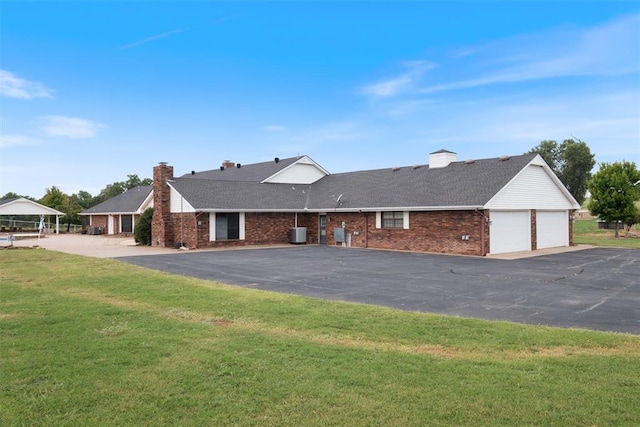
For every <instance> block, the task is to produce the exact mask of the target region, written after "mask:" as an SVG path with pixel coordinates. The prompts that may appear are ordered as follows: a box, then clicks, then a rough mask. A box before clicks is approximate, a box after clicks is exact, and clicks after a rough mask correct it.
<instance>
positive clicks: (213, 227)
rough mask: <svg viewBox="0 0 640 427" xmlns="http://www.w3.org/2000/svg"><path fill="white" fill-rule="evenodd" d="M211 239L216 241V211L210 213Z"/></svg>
mask: <svg viewBox="0 0 640 427" xmlns="http://www.w3.org/2000/svg"><path fill="white" fill-rule="evenodd" d="M209 241H210V242H215V241H216V213H215V212H210V213H209Z"/></svg>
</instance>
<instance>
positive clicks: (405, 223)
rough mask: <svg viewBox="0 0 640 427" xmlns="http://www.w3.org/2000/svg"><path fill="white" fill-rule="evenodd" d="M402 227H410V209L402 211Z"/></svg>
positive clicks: (406, 228)
mask: <svg viewBox="0 0 640 427" xmlns="http://www.w3.org/2000/svg"><path fill="white" fill-rule="evenodd" d="M402 228H403V229H405V230H408V229H409V211H403V212H402Z"/></svg>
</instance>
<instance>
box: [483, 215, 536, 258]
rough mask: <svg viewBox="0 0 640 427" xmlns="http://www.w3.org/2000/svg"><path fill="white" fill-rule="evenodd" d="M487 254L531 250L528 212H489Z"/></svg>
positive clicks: (529, 216)
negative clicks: (489, 223)
mask: <svg viewBox="0 0 640 427" xmlns="http://www.w3.org/2000/svg"><path fill="white" fill-rule="evenodd" d="M490 219H491V225H490V227H489V233H490V234H489V253H492V254H502V253H506V252H519V251H530V250H531V215H530V214H529V211H509V212H506V211H491V213H490Z"/></svg>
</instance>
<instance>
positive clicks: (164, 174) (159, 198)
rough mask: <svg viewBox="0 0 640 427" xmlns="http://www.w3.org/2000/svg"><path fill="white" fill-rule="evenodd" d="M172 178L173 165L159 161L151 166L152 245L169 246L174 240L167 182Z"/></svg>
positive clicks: (173, 224) (169, 192)
mask: <svg viewBox="0 0 640 427" xmlns="http://www.w3.org/2000/svg"><path fill="white" fill-rule="evenodd" d="M172 179H173V166H168V165H167V164H165V163H160V164H159V165H158V166H156V167H154V168H153V218H152V219H151V244H152V245H153V246H163V247H171V246H173V245H174V242H175V241H174V232H175V230H174V227H175V223H174V222H173V218H172V215H171V198H170V197H171V191H170V188H169V185H168V184H167V182H168V181H169V180H172ZM178 225H179V223H178ZM185 240H186V239H185Z"/></svg>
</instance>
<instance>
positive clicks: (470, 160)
mask: <svg viewBox="0 0 640 427" xmlns="http://www.w3.org/2000/svg"><path fill="white" fill-rule="evenodd" d="M475 162H476V161H475V160H473V159H469V160H465V161H464V164H465V165H472V164H474V163H475Z"/></svg>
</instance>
